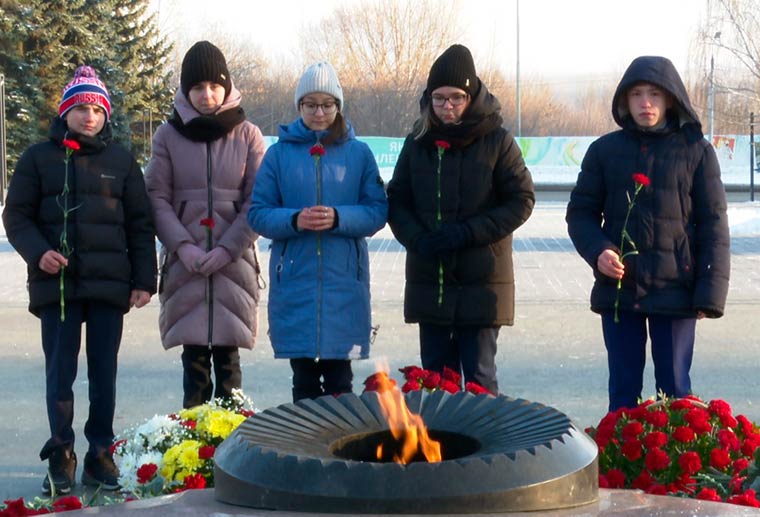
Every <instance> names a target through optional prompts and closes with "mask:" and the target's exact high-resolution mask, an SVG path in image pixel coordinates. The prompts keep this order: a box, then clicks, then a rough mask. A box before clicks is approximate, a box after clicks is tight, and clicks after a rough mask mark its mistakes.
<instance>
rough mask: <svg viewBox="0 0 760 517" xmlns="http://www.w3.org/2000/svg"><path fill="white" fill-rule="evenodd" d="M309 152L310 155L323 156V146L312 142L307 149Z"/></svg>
mask: <svg viewBox="0 0 760 517" xmlns="http://www.w3.org/2000/svg"><path fill="white" fill-rule="evenodd" d="M309 154H310V155H311V156H324V155H325V146H323V145H322V144H314V145H312V146H311V148H310V149H309Z"/></svg>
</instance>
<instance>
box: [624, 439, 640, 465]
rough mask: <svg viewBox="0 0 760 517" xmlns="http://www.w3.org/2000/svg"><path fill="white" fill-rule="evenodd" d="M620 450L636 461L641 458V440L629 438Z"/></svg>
mask: <svg viewBox="0 0 760 517" xmlns="http://www.w3.org/2000/svg"><path fill="white" fill-rule="evenodd" d="M620 452H622V453H623V456H625V457H626V458H628V459H629V460H631V461H636V460H637V459H639V458H641V442H640V441H638V440H628V441H626V442H623V446H622V447H620Z"/></svg>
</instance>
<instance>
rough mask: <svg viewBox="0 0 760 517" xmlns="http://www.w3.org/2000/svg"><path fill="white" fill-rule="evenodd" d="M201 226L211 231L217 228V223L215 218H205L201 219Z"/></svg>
mask: <svg viewBox="0 0 760 517" xmlns="http://www.w3.org/2000/svg"><path fill="white" fill-rule="evenodd" d="M200 224H201V226H205V227H206V228H208V229H209V230H213V229H214V226H216V221H214V218H213V217H204V218H203V219H201V223H200Z"/></svg>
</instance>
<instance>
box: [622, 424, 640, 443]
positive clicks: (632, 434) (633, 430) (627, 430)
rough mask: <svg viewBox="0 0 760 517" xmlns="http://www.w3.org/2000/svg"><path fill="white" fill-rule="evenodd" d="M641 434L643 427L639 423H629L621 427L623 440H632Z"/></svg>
mask: <svg viewBox="0 0 760 517" xmlns="http://www.w3.org/2000/svg"><path fill="white" fill-rule="evenodd" d="M642 432H644V426H643V425H641V422H629V423H627V424H626V425H625V427H623V431H622V435H623V440H626V441H627V440H633V439H634V438H636V437H637V436H638V435H640V434H641V433H642Z"/></svg>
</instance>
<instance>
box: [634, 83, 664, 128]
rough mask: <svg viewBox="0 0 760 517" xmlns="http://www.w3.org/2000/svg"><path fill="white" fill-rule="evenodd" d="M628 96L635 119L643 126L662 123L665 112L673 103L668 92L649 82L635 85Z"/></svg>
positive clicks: (654, 125) (651, 126)
mask: <svg viewBox="0 0 760 517" xmlns="http://www.w3.org/2000/svg"><path fill="white" fill-rule="evenodd" d="M626 96H627V98H628V111H630V113H631V116H632V117H633V121H634V122H636V124H637V125H638V126H639V127H643V128H653V127H657V126H658V125H660V123H661V122H662V121H663V120H664V119H665V112H666V111H667V109H668V108H669V107H671V106H672V104H673V101H672V100H671V98H670V95H669V94H668V92H666V91H665V90H663V89H662V88H660V87H658V86H655V85H653V84H649V83H641V84H637V85H635V86H633V87H632V88H631V89H630V90H628V93H627V94H626Z"/></svg>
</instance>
